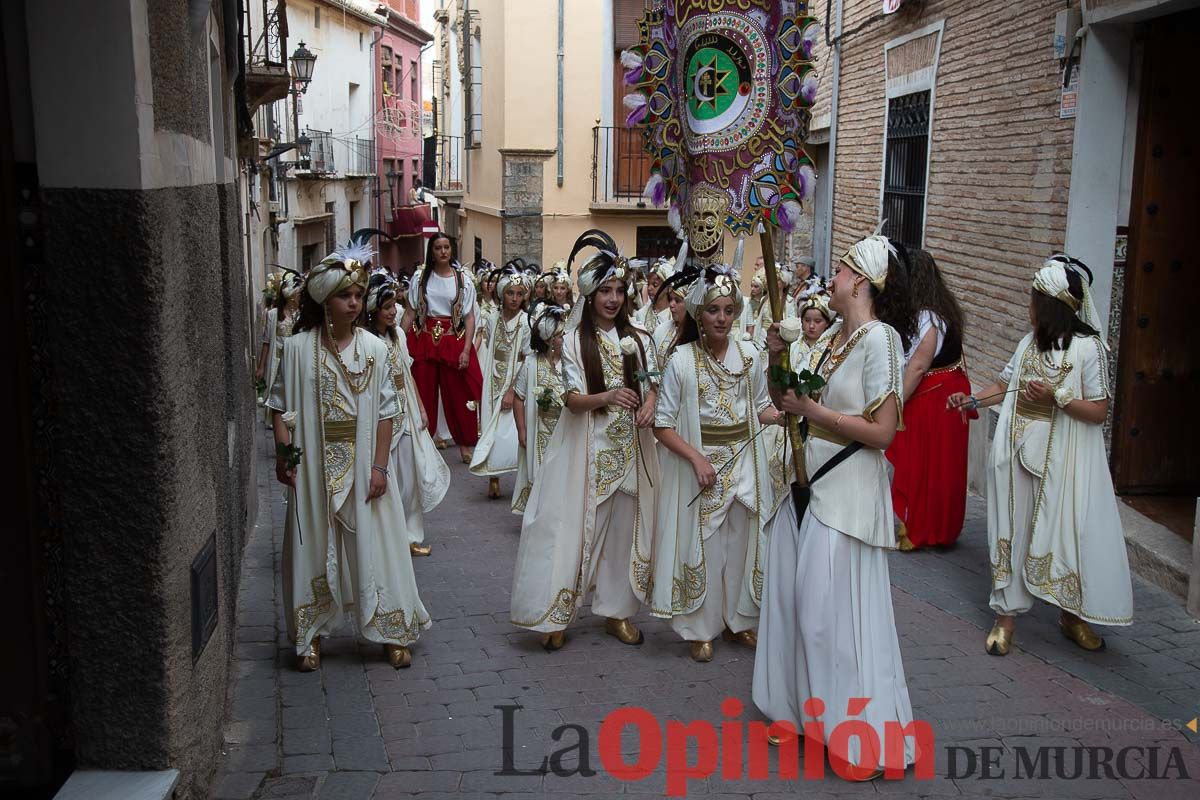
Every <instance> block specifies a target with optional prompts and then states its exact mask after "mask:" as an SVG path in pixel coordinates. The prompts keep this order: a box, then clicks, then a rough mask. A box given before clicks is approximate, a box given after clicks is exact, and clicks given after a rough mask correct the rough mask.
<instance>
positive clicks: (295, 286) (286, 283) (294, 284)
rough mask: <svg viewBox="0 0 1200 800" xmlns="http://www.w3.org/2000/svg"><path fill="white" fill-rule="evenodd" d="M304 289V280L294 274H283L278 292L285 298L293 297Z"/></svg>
mask: <svg viewBox="0 0 1200 800" xmlns="http://www.w3.org/2000/svg"><path fill="white" fill-rule="evenodd" d="M303 289H304V279H303V278H302V277H301V276H300V275H298V274H297V273H295V272H288V273H285V274H284V276H283V280H281V281H280V284H279V290H280V291H281V292H283V296H284V297H287V298H292V297H295V296H296V295H298V294H300V292H301V290H303Z"/></svg>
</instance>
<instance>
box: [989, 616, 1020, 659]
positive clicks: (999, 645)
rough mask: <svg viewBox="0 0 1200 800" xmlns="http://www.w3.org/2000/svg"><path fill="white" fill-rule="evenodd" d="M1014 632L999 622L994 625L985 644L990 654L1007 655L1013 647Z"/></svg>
mask: <svg viewBox="0 0 1200 800" xmlns="http://www.w3.org/2000/svg"><path fill="white" fill-rule="evenodd" d="M1012 640H1013V632H1012V631H1010V630H1008V629H1007V628H1002V627H1001V626H1000V623H999V622H997V623H996V624H995V625H993V626H992V630H991V632H990V633H989V634H988V635H987V639H986V640H984V645H985V646H986V647H987V653H988V655H989V656H1006V655H1008V651H1009V650H1010V649H1011V648H1012Z"/></svg>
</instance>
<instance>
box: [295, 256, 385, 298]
mask: <svg viewBox="0 0 1200 800" xmlns="http://www.w3.org/2000/svg"><path fill="white" fill-rule="evenodd" d="M373 255H374V252H373V251H372V250H371V248H370V247H369V246H368V245H366V244H365V243H359V242H349V243H348V244H346V245H343V246H342V247H339V248H338V249H337V250H334V251H333V252H332V253H330V254H329V255H327V256H325V258H324V259H322V260H321V263H320V264H317V265H316V266H315V267H313V268H312V271H311V272H309V273H308V277H307V278H306V279H305V281H304V288H305V289H307V290H308V296H309V297H311V298H312V299H313V300H316V301H317V302H318V303H321V304H324V302H325V301H326V300H328V299H329V298H330V297H333V296H334V295H335V294H337V293H338V292H340V291H342V290H343V289H347V288H349V287H350V286H354V285H358V286H361V287H362V288H363V289H364V290H366V288H367V281H368V280H369V279H370V274H369V272H368V268H367V267H366V264H367V263H368V262H369V261H370V260H371V257H372V256H373Z"/></svg>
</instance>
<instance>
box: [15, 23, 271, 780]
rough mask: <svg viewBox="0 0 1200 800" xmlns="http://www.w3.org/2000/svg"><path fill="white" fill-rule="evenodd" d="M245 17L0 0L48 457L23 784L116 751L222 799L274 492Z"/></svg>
mask: <svg viewBox="0 0 1200 800" xmlns="http://www.w3.org/2000/svg"><path fill="white" fill-rule="evenodd" d="M237 15H238V3H236V2H199V0H192V1H191V2H177V1H176V0H103V1H102V2H101V1H98V0H86V1H85V0H45V1H44V2H43V1H41V0H39V2H32V1H31V0H14V2H6V3H4V4H2V6H0V25H2V32H3V37H4V50H5V56H6V58H5V60H4V64H3V66H2V67H0V70H2V73H0V86H2V87H3V92H2V94H0V103H2V104H3V108H4V112H5V113H3V115H2V116H3V118H4V119H5V124H6V125H10V126H11V128H10V130H11V132H12V134H13V135H12V137H11V138H9V137H7V136H6V137H0V143H2V144H0V180H2V181H3V184H4V191H3V196H4V198H5V199H4V203H5V214H4V219H5V225H6V226H7V228H6V233H5V236H3V237H0V240H2V241H3V242H4V248H5V251H6V256H7V257H8V258H9V260H10V263H12V264H13V265H14V266H13V268H12V269H7V270H5V271H4V274H5V277H4V294H5V298H4V300H5V303H6V313H5V314H4V315H0V317H3V320H4V322H3V329H4V335H5V341H6V342H8V343H9V345H10V349H11V350H10V359H11V363H12V370H11V372H10V373H9V377H10V391H9V392H7V393H6V394H7V395H9V396H10V397H12V398H13V400H12V402H13V403H14V404H15V407H14V408H13V409H12V415H11V416H10V417H9V420H10V434H11V440H10V441H11V446H10V447H9V448H6V453H8V454H9V455H10V463H11V466H12V467H13V468H14V469H15V471H16V472H18V473H22V474H26V476H27V477H25V478H23V479H22V480H21V481H18V482H17V483H15V484H14V485H13V489H14V491H15V493H16V496H15V497H13V498H11V502H10V503H9V504H7V505H9V507H10V508H13V509H17V510H18V511H17V513H16V516H15V525H14V527H13V528H12V529H11V530H10V532H9V534H8V536H6V540H7V541H8V542H9V546H10V548H11V549H10V550H9V551H8V552H7V553H6V557H5V559H3V562H4V563H3V567H2V568H0V569H2V575H0V593H2V595H3V598H4V603H5V607H6V608H9V609H10V610H11V611H12V612H13V621H12V624H13V626H15V628H10V631H9V634H8V637H7V639H6V644H5V652H6V656H5V658H4V659H3V661H4V664H5V666H4V667H3V671H2V672H0V720H2V723H0V724H2V725H3V727H4V730H5V734H4V736H3V737H0V742H2V744H0V747H2V748H3V750H4V752H3V753H0V765H2V766H0V793H3V794H6V795H7V794H8V792H9V791H10V790H14V789H29V788H31V787H33V788H37V789H39V790H40V791H47V790H52V789H53V787H55V786H57V785H58V784H60V783H61V782H62V781H63V780H64V779H65V778H67V776H68V775H69V774H70V773H71V771H72V770H74V771H76V772H82V771H88V770H120V771H129V772H165V773H166V775H165V780H166V782H167V783H174V785H175V792H176V794H175V796H176V797H179V798H197V797H202V796H204V794H205V789H206V786H207V782H208V778H209V775H210V774H211V771H212V769H213V767H214V764H215V760H216V757H217V755H218V753H219V752H220V748H221V720H222V717H223V715H224V709H225V700H226V681H227V675H228V668H229V659H230V655H231V653H232V652H233V650H234V647H235V642H234V639H233V636H234V626H233V624H232V623H233V618H234V614H235V607H234V601H235V597H236V588H237V585H236V584H237V576H238V573H239V565H240V560H241V552H242V544H243V542H244V541H245V538H246V534H247V527H248V525H249V524H250V520H252V519H253V517H254V512H255V509H254V508H253V503H254V500H253V495H251V494H250V493H248V487H249V486H250V485H252V482H253V475H252V471H253V461H252V453H253V437H254V434H255V427H254V420H253V408H254V399H253V386H252V377H251V376H252V367H251V355H250V343H251V328H252V319H251V312H250V309H251V307H252V301H251V298H250V293H249V291H248V288H247V287H248V284H249V281H248V276H247V269H246V265H245V263H244V262H243V259H242V243H241V229H240V225H239V221H240V216H241V209H240V207H239V202H238V192H237V188H236V187H237V184H236V179H237V170H236V139H237V131H238V114H237V111H236V109H237V107H238V104H237V100H236V97H237V92H236V88H235V84H236V83H237V76H238V74H239V71H240V63H239V61H240V60H239V57H238V24H239V21H238V18H237ZM64 53H77V54H84V53H86V54H87V55H86V64H85V66H86V70H87V74H86V75H83V76H81V75H80V67H81V64H80V62H79V61H77V60H75V59H65V58H63V57H62V56H63V54H64ZM172 771H177V773H176V772H172Z"/></svg>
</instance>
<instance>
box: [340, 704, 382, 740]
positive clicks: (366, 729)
mask: <svg viewBox="0 0 1200 800" xmlns="http://www.w3.org/2000/svg"><path fill="white" fill-rule="evenodd" d="M329 732H330V733H331V734H332V735H333V738H334V739H335V740H336V739H347V738H352V737H361V736H372V737H379V735H380V734H379V720H377V719H376V718H375V714H374V713H373V712H369V711H363V712H358V713H354V714H331V715H330V716H329Z"/></svg>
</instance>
